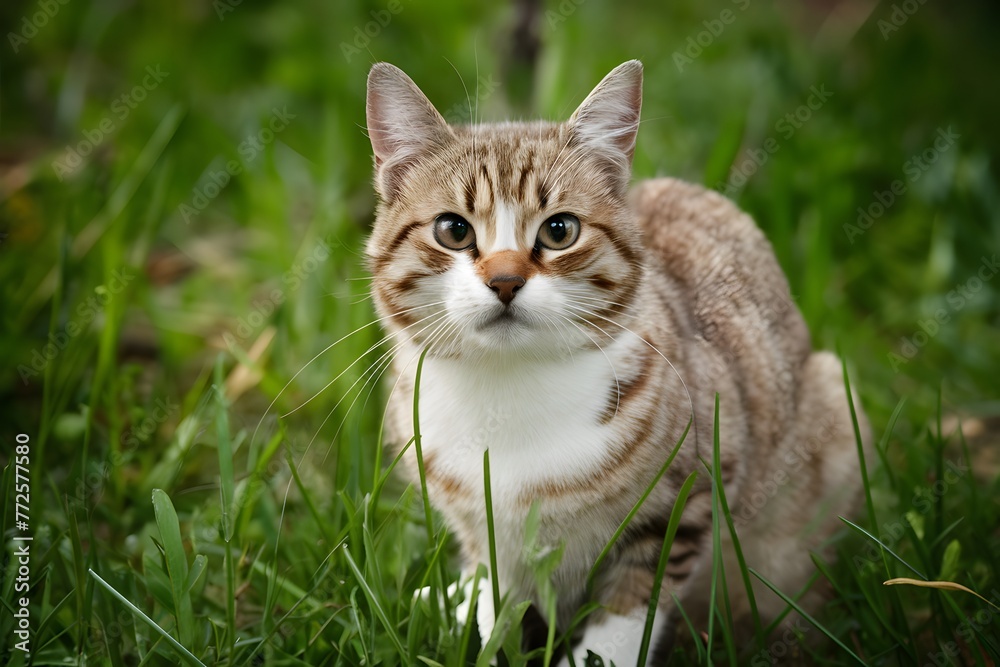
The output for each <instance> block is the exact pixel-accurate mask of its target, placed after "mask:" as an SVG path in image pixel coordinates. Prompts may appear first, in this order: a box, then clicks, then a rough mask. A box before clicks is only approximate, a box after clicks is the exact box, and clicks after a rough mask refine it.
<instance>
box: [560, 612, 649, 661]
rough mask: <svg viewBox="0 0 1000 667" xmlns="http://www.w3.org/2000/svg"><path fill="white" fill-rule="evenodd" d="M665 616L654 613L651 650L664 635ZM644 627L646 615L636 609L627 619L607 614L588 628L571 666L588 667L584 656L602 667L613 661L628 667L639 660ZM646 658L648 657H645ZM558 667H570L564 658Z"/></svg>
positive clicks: (575, 652) (574, 653)
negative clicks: (594, 658) (595, 659)
mask: <svg viewBox="0 0 1000 667" xmlns="http://www.w3.org/2000/svg"><path fill="white" fill-rule="evenodd" d="M664 617H665V614H663V613H657V614H656V618H655V619H654V620H653V633H652V638H651V640H650V648H649V650H650V651H652V647H653V646H655V645H656V639H657V637H659V636H660V633H661V632H662V631H663V626H664V624H665V621H664ZM645 625H646V611H645V610H644V609H636V610H635V611H633V612H632V613H630V614H629V615H628V616H621V615H619V614H608V615H607V616H605V617H604V618H602V619H601V622H600V623H593V624H590V625H588V626H587V629H586V630H585V631H584V633H583V639H582V640H581V641H580V643H579V644H578V645H577V646H576V648H574V649H573V662H574V663H576V665H577V667H587V665H588V663H587V653H588V651H589V652H592V653H593V654H594V655H596V656H598V657H600V658H601V660H603V661H604V665H605V667H610V665H611V662H612V661H614V663H615V665H617V666H618V667H630V666H631V665H634V664H636V663H637V662H638V660H639V648H640V646H641V645H642V632H643V630H644V629H645ZM647 657H648V654H647ZM559 667H569V659H568V658H563V659H562V661H561V662H560V663H559Z"/></svg>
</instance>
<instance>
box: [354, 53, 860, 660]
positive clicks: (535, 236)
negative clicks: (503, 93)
mask: <svg viewBox="0 0 1000 667" xmlns="http://www.w3.org/2000/svg"><path fill="white" fill-rule="evenodd" d="M640 87H641V66H639V64H638V63H637V62H634V61H633V62H631V63H626V64H625V65H623V66H622V67H620V68H618V69H617V70H615V72H613V73H612V74H610V75H609V76H608V77H607V78H606V79H605V81H604V82H602V84H601V85H600V86H598V88H597V89H595V91H594V93H592V94H591V96H590V97H588V99H587V100H586V101H585V102H584V103H583V105H582V106H581V108H580V109H579V110H578V111H577V113H576V114H574V117H573V119H571V120H570V121H569V122H568V123H565V124H547V123H535V124H504V125H492V126H474V127H471V128H450V127H448V126H447V125H445V124H444V122H443V120H442V119H440V116H439V115H437V112H436V111H434V110H433V107H431V106H430V104H429V103H428V102H426V98H424V97H423V95H422V94H421V93H420V92H419V90H417V89H416V87H415V86H413V84H412V82H410V81H409V79H408V78H406V77H405V75H404V74H402V72H399V70H396V69H395V68H392V67H391V66H387V65H377V66H376V67H375V68H374V69H373V71H372V76H371V78H370V79H369V109H368V111H369V130H370V132H371V135H372V141H373V146H374V148H375V154H376V164H377V168H378V178H377V187H378V189H379V192H380V195H381V198H382V203H381V205H380V210H379V218H378V222H377V225H376V228H375V231H374V233H373V236H372V239H371V242H370V245H369V255H370V257H371V261H372V266H373V268H374V274H375V276H374V277H375V282H374V284H373V293H374V295H375V298H376V303H377V305H378V307H379V311H380V315H382V316H383V317H385V318H386V319H385V323H386V327H387V328H388V329H389V331H390V332H392V333H394V334H396V340H397V342H398V343H399V344H400V347H399V348H398V350H397V352H396V365H395V370H396V373H397V377H398V384H397V386H396V387H395V389H394V391H393V393H392V395H391V399H390V417H391V418H390V434H391V436H392V437H391V438H390V439H391V440H393V441H394V443H395V444H396V446H397V447H398V446H402V445H403V444H404V443H405V442H406V441H407V440H408V439H409V437H410V435H412V433H413V422H412V400H413V389H414V373H415V370H416V359H417V357H418V355H419V353H420V351H421V350H422V349H424V348H425V347H427V348H428V349H429V352H428V354H427V357H426V360H425V362H424V365H423V372H422V379H421V386H420V402H419V414H420V430H421V434H422V448H423V452H424V464H425V470H426V477H427V484H428V490H429V494H430V498H431V501H432V503H433V504H434V505H435V507H436V508H437V509H438V510H440V511H441V512H442V514H443V515H444V516H445V518H446V519H447V521H448V524H449V526H450V527H451V529H452V530H453V532H454V533H455V534H456V535H457V537H458V540H459V542H460V544H461V548H462V553H463V557H464V559H465V562H466V563H467V565H468V567H469V568H470V569H472V568H474V567H475V565H476V564H478V563H487V562H488V557H489V556H488V551H487V532H486V514H485V500H484V488H483V451H484V450H485V448H486V447H489V450H490V461H491V475H490V480H491V487H492V492H493V510H494V516H495V520H496V534H497V540H496V541H497V567H498V575H499V583H500V587H501V590H502V591H504V592H505V593H506V594H509V595H510V596H511V599H512V600H513V601H515V602H516V601H517V600H520V599H531V598H534V597H535V593H534V590H535V574H534V572H533V571H532V568H531V567H530V565H529V561H530V558H529V557H528V555H527V554H525V553H524V525H525V520H526V518H527V515H528V512H529V510H530V508H531V506H532V504H533V503H537V504H538V505H539V507H540V511H541V522H542V524H541V525H542V529H541V530H540V532H539V534H540V539H541V542H542V545H541V546H542V547H543V548H544V547H546V546H549V547H552V548H555V547H557V546H558V545H562V547H563V548H564V554H563V558H562V561H561V563H560V565H559V568H558V569H557V571H556V573H555V576H554V583H555V586H556V589H557V590H558V592H559V606H558V610H557V611H558V614H557V625H558V627H559V628H560V629H561V630H564V629H565V628H566V627H567V625H568V624H569V622H570V620H571V619H572V617H573V615H574V613H575V612H576V611H577V610H578V609H579V607H580V606H581V604H583V603H584V602H585V601H586V599H585V593H586V590H585V586H586V580H587V575H588V572H589V571H590V569H591V567H592V566H593V564H594V562H595V560H596V559H597V557H598V555H599V554H600V552H601V550H602V549H603V548H604V546H605V544H607V543H608V541H609V540H610V539H611V537H612V535H613V533H614V531H615V530H616V528H617V527H618V526H619V524H620V523H621V522H622V520H623V519H624V518H625V516H626V514H627V513H628V512H629V510H630V509H631V508H632V506H633V505H634V504H635V503H636V501H637V500H638V499H639V497H640V496H641V494H642V493H643V491H644V490H645V489H646V488H647V487H648V486H649V484H650V483H651V481H652V480H653V478H654V476H655V475H656V473H657V471H658V470H659V469H660V468H661V467H662V465H663V463H664V461H665V460H666V458H667V456H668V455H669V453H670V451H671V450H672V449H673V448H674V445H675V444H676V443H677V442H678V440H679V439H680V438H681V436H682V434H683V433H684V430H685V427H686V426H687V425H688V422H689V420H691V419H692V417H694V421H693V426H692V428H691V431H690V433H689V434H688V436H687V439H686V440H685V442H684V444H683V445H682V446H681V448H680V450H679V452H678V455H677V457H676V459H675V460H674V462H673V463H672V464H671V466H670V468H669V469H668V470H667V472H666V474H665V475H664V477H663V479H662V480H661V481H660V482H659V484H657V485H656V487H655V488H654V490H653V492H652V494H651V495H650V497H649V498H648V499H647V500H646V502H645V503H644V504H643V505H642V507H641V508H640V510H639V512H638V513H637V514H636V516H635V517H634V518H633V520H632V521H631V523H630V524H629V527H628V529H627V530H626V532H625V533H624V534H623V535H622V537H621V539H620V540H619V541H618V543H617V544H616V546H615V548H614V550H613V551H612V553H611V555H610V557H609V558H608V559H607V560H606V561H605V563H604V565H603V566H602V568H601V571H600V573H599V576H598V578H597V581H596V586H595V589H594V591H595V596H596V598H597V599H598V601H599V602H601V603H602V604H603V605H604V606H605V610H604V611H603V612H602V613H599V614H597V615H595V616H594V618H593V619H592V621H591V623H590V624H589V626H588V627H587V630H586V633H585V634H584V636H583V637H582V640H581V641H580V642H579V644H578V646H577V649H574V653H577V651H579V652H580V655H585V652H586V650H588V649H592V650H595V652H598V653H600V652H603V654H604V657H605V658H606V659H614V660H616V662H617V663H618V664H627V663H628V661H629V660H630V659H631V661H632V663H634V656H635V654H636V651H637V649H638V638H639V636H641V631H642V623H643V622H644V617H645V610H646V608H647V606H648V602H649V596H650V590H651V585H652V581H653V572H654V570H655V566H656V562H657V559H658V557H659V552H660V546H661V544H662V541H663V536H664V532H665V530H666V526H667V520H668V518H669V516H670V511H671V509H672V507H673V503H674V500H675V498H676V495H677V492H678V490H679V488H680V486H681V484H682V483H683V481H684V479H685V478H686V477H687V476H688V475H689V474H690V473H691V472H692V471H694V470H698V471H699V475H700V480H699V482H698V483H697V484H696V486H695V487H694V491H693V493H692V494H691V496H690V498H689V500H688V504H687V507H686V509H685V512H684V514H683V518H682V521H681V524H680V529H679V530H678V532H677V536H676V538H675V540H674V543H673V548H672V550H671V552H670V560H669V562H668V566H667V579H666V582H665V586H664V593H663V594H662V595H661V612H660V613H659V614H658V616H657V628H656V629H657V634H658V635H659V637H657V638H654V642H656V641H659V642H660V643H661V644H662V645H664V646H665V645H667V644H668V643H669V640H670V637H671V636H672V628H671V627H670V626H672V625H673V624H674V623H675V622H676V621H675V619H670V618H669V610H670V609H672V608H673V606H674V605H673V603H672V600H671V594H675V595H677V596H678V598H679V599H680V600H681V601H682V603H683V605H684V609H685V611H687V612H688V614H689V615H690V616H691V617H692V618H693V619H694V622H695V623H699V622H701V621H702V619H703V615H704V613H705V609H706V608H707V602H708V595H709V587H708V579H709V576H710V568H711V564H712V549H711V525H712V491H711V486H710V483H709V476H710V474H709V472H708V471H707V470H706V468H705V463H709V464H710V462H711V458H712V442H713V417H714V404H715V395H716V393H718V394H719V395H720V397H721V402H720V404H721V410H720V433H719V437H720V443H721V461H720V467H721V471H722V476H723V481H724V483H725V487H726V495H727V498H728V499H729V502H730V504H731V506H732V510H733V516H734V517H735V518H736V523H737V528H738V530H739V534H740V536H741V543H742V545H743V548H744V550H745V552H746V557H747V560H748V562H749V564H750V566H751V567H755V568H756V569H757V570H759V571H761V572H762V573H763V574H764V575H765V576H767V577H768V578H769V579H771V580H772V581H774V583H776V584H777V585H778V586H779V588H781V589H782V590H784V591H786V592H788V593H789V594H795V593H797V592H798V591H799V589H800V588H801V586H802V585H803V584H804V583H805V580H806V579H807V578H808V575H809V573H810V572H811V570H812V564H811V562H810V559H809V549H810V548H815V547H816V546H817V545H818V544H819V543H820V542H821V541H822V540H823V539H825V538H826V537H828V536H829V534H830V533H831V531H832V530H833V528H834V527H835V524H836V519H835V517H836V515H837V514H838V513H844V512H845V511H847V509H848V508H849V507H850V506H851V505H852V504H853V502H854V499H855V497H856V490H857V488H858V479H857V474H856V471H857V454H856V448H855V444H854V443H855V439H854V433H853V428H852V425H851V421H850V415H849V413H848V404H847V398H846V395H845V392H844V389H843V384H842V381H841V377H840V366H839V362H838V361H837V360H836V359H835V358H834V357H833V356H832V355H829V354H827V353H812V351H811V345H810V340H809V333H808V330H807V328H806V326H805V324H804V322H803V320H802V318H801V315H800V314H799V311H798V309H797V308H796V307H795V306H794V304H793V303H792V301H791V298H790V296H789V292H788V286H787V282H786V281H785V278H784V276H783V274H782V272H781V269H780V268H779V266H778V264H777V262H776V260H775V258H774V256H773V252H772V250H771V248H770V245H769V244H768V243H767V241H766V240H765V239H764V237H763V235H762V234H761V232H760V231H759V230H758V229H757V227H756V225H754V223H753V221H752V220H751V219H750V218H749V217H747V216H746V215H744V214H742V213H741V212H740V211H738V210H737V209H736V208H735V206H733V205H732V203H730V202H729V201H728V200H727V199H725V198H723V197H722V196H720V195H718V194H716V193H713V192H708V191H705V190H703V189H702V188H700V187H697V186H694V185H690V184H686V183H683V182H680V181H676V180H672V179H659V180H654V181H647V182H645V183H643V184H641V185H639V186H638V187H637V188H636V189H635V190H634V191H633V192H632V193H631V194H629V193H628V189H627V184H628V178H629V163H630V159H631V153H632V149H633V146H634V139H635V131H636V129H637V127H638V113H639V99H640V96H641V92H640ZM442 214H444V215H442ZM456 220H457V221H460V222H456ZM553 221H554V222H553ZM470 235H471V239H472V240H471V241H469V238H470ZM567 241H568V243H567ZM462 244H467V245H465V247H458V246H461V245H462ZM692 410H693V414H692ZM862 428H863V429H866V426H865V425H864V422H863V419H862ZM864 434H865V437H867V432H866V431H865V433H864ZM410 454H411V455H410V456H409V457H408V459H407V460H408V465H409V466H410V469H411V472H413V473H415V472H416V467H415V466H416V463H415V459H414V457H413V456H412V451H411V453H410ZM703 461H704V463H703ZM414 479H416V477H415V476H414ZM755 494H756V495H755ZM807 527H808V528H807ZM726 532H727V531H726V530H723V533H726ZM724 550H725V551H726V559H727V560H730V559H731V558H732V554H731V553H730V552H731V549H730V547H729V545H728V540H726V544H725V545H724ZM737 573H738V570H736V569H735V567H734V566H733V563H732V562H730V563H729V567H727V574H728V577H729V581H730V584H731V586H730V590H731V599H732V600H733V601H734V603H735V609H734V613H735V614H737V615H738V616H739V615H743V614H745V613H746V610H747V605H746V599H745V594H744V595H740V590H741V588H742V587H741V584H739V583H738V574H737ZM755 591H756V592H757V596H758V598H759V599H758V605H759V606H760V607H761V609H762V615H763V616H764V618H765V619H772V618H774V616H775V615H777V614H778V613H780V612H781V611H782V608H783V604H782V603H781V602H780V600H779V599H778V598H777V597H776V596H774V595H773V594H771V593H769V592H767V591H766V589H764V588H760V589H756V588H755ZM488 598H489V596H481V597H480V614H479V619H480V625H481V626H482V627H483V628H484V629H485V630H486V631H487V632H488V631H489V629H490V627H491V625H492V621H493V618H492V612H493V610H492V606H491V605H490V604H489V602H490V601H489V599H488ZM765 622H766V621H765ZM598 649H599V650H598Z"/></svg>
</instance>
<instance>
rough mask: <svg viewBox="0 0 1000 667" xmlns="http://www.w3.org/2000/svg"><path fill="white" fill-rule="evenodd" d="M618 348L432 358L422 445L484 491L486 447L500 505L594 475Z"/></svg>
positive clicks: (603, 452) (424, 392) (424, 386)
mask: <svg viewBox="0 0 1000 667" xmlns="http://www.w3.org/2000/svg"><path fill="white" fill-rule="evenodd" d="M612 347H613V346H612ZM615 352H617V350H614V349H608V351H607V356H605V353H602V352H601V351H599V350H594V351H582V352H578V353H576V354H574V356H573V357H572V358H566V359H562V360H558V361H545V362H537V361H519V362H515V363H509V364H496V363H491V364H486V363H484V364H471V363H469V362H468V361H464V360H449V359H428V360H426V362H425V366H424V372H423V380H422V382H421V396H420V427H421V431H422V434H423V446H424V450H425V451H427V452H434V455H435V461H436V465H439V466H440V467H441V471H442V472H445V473H447V474H449V475H450V476H452V477H454V478H456V479H458V480H461V481H463V482H465V483H468V484H469V485H470V486H471V487H473V488H476V489H482V470H483V452H484V451H485V449H486V448H487V447H488V448H489V450H490V464H491V474H490V481H491V486H492V489H493V499H494V504H497V505H499V506H500V509H502V508H503V507H504V506H505V505H507V504H509V503H511V502H513V501H514V500H515V499H516V498H518V497H520V496H522V495H523V494H524V493H525V492H528V491H529V490H530V489H532V488H538V487H539V486H542V485H545V484H551V483H557V484H558V483H559V482H560V481H562V480H569V479H574V478H579V477H582V476H586V475H588V474H589V473H592V472H593V471H595V470H596V469H597V468H599V467H600V465H601V464H602V463H603V462H604V461H605V459H606V456H607V444H606V443H607V439H608V437H609V436H610V430H609V428H608V427H607V426H604V425H602V424H601V423H600V418H599V416H600V414H601V412H602V410H603V409H604V408H605V407H606V405H607V402H608V397H609V394H610V392H611V390H612V388H613V387H614V383H615V373H614V371H613V370H612V366H611V363H612V362H613V361H614V357H613V354H614V353H615Z"/></svg>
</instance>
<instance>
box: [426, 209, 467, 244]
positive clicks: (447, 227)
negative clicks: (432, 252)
mask: <svg viewBox="0 0 1000 667" xmlns="http://www.w3.org/2000/svg"><path fill="white" fill-rule="evenodd" d="M434 239H435V240H436V241H437V242H438V243H440V244H441V245H443V246H444V247H445V248H450V249H451V250H465V249H466V248H469V247H471V246H472V244H473V243H475V242H476V230H474V229H473V228H472V225H470V224H469V221H468V220H466V219H465V218H463V217H462V216H460V215H455V214H454V213H442V214H441V215H439V216H438V217H437V219H436V220H434Z"/></svg>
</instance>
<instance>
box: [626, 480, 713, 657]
mask: <svg viewBox="0 0 1000 667" xmlns="http://www.w3.org/2000/svg"><path fill="white" fill-rule="evenodd" d="M696 479H698V471H697V470H693V471H691V474H690V475H688V477H687V479H685V480H684V483H683V484H682V485H681V488H680V491H678V492H677V499H676V500H675V501H674V507H673V509H671V510H670V520H669V521H668V522H667V532H666V533H665V534H664V535H663V546H662V547H661V548H660V560H659V562H658V563H657V564H656V575H655V576H654V577H653V594H652V595H651V596H650V599H649V611H648V612H647V613H646V626H645V627H644V628H643V630H642V643H640V644H639V660H638V661H637V662H636V667H645V665H646V656H647V654H648V653H649V642H650V640H651V639H652V636H653V621H654V620H655V618H656V608H657V605H658V604H659V602H660V591H661V588H662V586H663V575H664V573H665V572H666V570H667V561H668V560H669V558H670V548H671V546H673V543H674V536H676V535H677V527H678V526H679V525H680V522H681V513H682V512H683V511H684V507H685V505H687V499H688V495H689V494H690V493H691V488H692V487H693V486H694V483H695V480H696ZM695 641H697V638H695Z"/></svg>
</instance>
